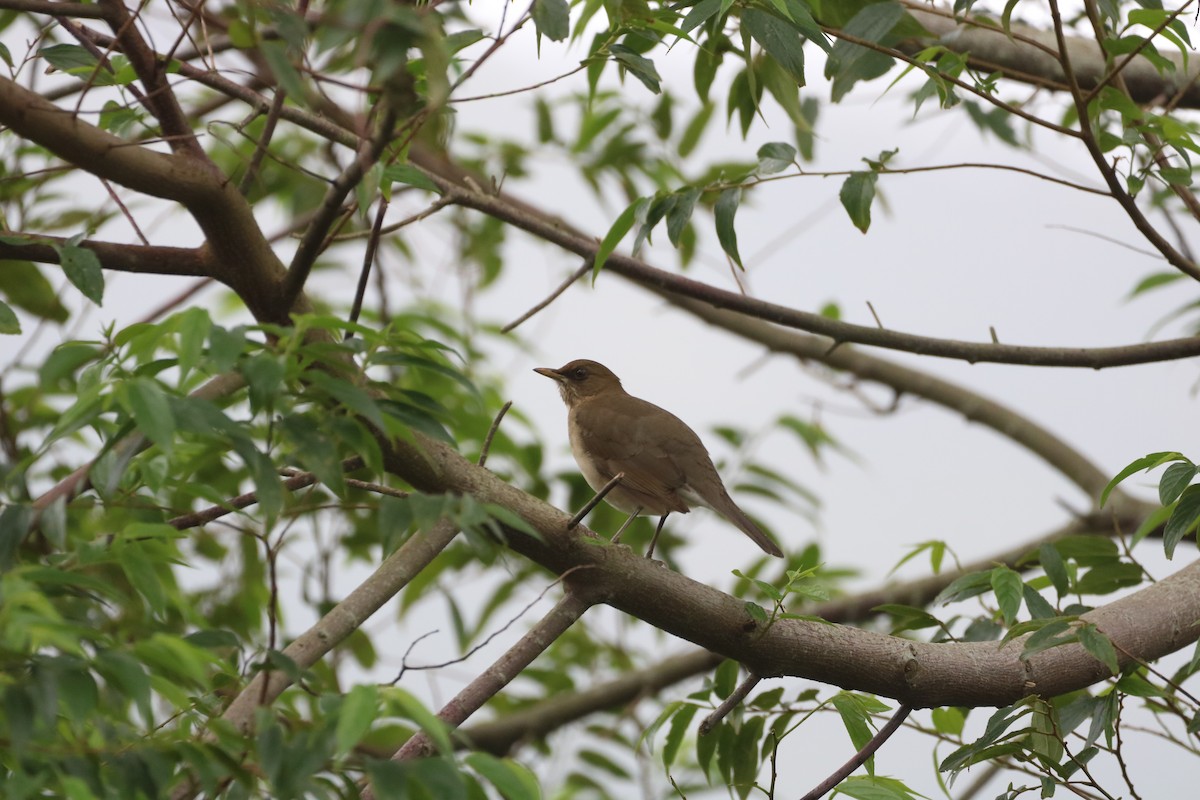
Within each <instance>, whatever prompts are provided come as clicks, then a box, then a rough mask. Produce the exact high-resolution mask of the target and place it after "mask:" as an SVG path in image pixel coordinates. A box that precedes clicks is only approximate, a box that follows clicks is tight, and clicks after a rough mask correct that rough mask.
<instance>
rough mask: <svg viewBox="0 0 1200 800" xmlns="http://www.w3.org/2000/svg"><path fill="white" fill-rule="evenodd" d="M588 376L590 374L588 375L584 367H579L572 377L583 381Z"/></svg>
mask: <svg viewBox="0 0 1200 800" xmlns="http://www.w3.org/2000/svg"><path fill="white" fill-rule="evenodd" d="M587 374H588V373H587V370H586V369H584V368H583V367H578V368H577V369H575V371H574V372H572V373H571V377H572V378H574V379H575V380H577V381H581V380H583V379H584V378H586V377H587Z"/></svg>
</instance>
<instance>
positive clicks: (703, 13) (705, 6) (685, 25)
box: [679, 0, 723, 36]
mask: <svg viewBox="0 0 1200 800" xmlns="http://www.w3.org/2000/svg"><path fill="white" fill-rule="evenodd" d="M722 5H723V3H722V0H700V2H699V3H696V4H695V5H694V6H692V9H691V10H690V11H688V13H687V16H686V17H684V18H683V21H682V22H680V23H679V34H680V36H684V35H686V34H688V33H690V32H691V31H693V30H695V29H696V28H698V27H700V26H701V25H703V24H704V23H705V21H706V20H708V19H710V18H712V17H713V16H714V15H715V14H716V13H717V12H718V11H720V10H721V6H722Z"/></svg>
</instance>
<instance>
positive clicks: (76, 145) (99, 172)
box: [0, 37, 311, 322]
mask: <svg viewBox="0 0 1200 800" xmlns="http://www.w3.org/2000/svg"><path fill="white" fill-rule="evenodd" d="M96 38H98V39H100V38H102V37H96ZM0 124H4V125H7V126H8V127H9V128H10V129H12V130H13V131H14V132H15V133H16V134H18V135H19V136H21V137H23V138H25V139H28V140H29V141H31V142H34V143H36V144H38V145H40V146H42V147H44V148H46V149H47V150H49V151H50V152H52V153H54V154H55V155H56V156H58V157H59V158H62V159H63V160H65V161H68V162H70V163H72V164H74V165H76V166H78V167H81V168H82V169H85V170H87V171H88V172H90V173H92V174H93V175H96V176H97V177H100V178H105V179H108V180H111V181H112V182H113V183H117V184H120V185H122V186H125V187H127V188H130V189H133V190H135V191H138V192H142V193H144V194H148V195H150V196H151V197H158V198H162V199H164V200H173V201H176V202H178V203H181V204H183V205H184V206H185V207H186V208H187V210H188V212H189V213H190V214H191V215H192V217H193V218H194V219H195V220H196V223H197V224H198V225H199V226H200V229H201V230H202V231H203V232H204V235H205V238H206V240H207V244H206V246H205V248H204V249H205V250H209V251H211V253H212V255H213V258H212V260H211V262H210V263H211V264H212V271H211V272H210V273H209V275H210V276H211V277H213V278H216V279H217V280H219V281H222V282H223V283H226V284H227V285H229V286H231V287H232V288H233V289H234V290H235V291H236V292H237V293H238V294H239V295H240V296H241V298H242V301H243V302H245V303H246V305H247V306H248V307H249V309H250V311H251V313H253V314H254V316H255V317H256V318H258V319H259V320H260V321H265V322H286V321H287V320H288V314H289V312H290V311H292V310H297V311H305V310H308V309H309V308H310V307H311V306H310V304H309V302H308V300H307V298H305V297H304V296H303V295H301V296H300V297H299V298H298V299H297V301H296V303H295V306H296V307H295V309H292V308H290V307H289V308H280V307H279V304H278V292H277V287H278V285H279V283H280V282H281V281H282V280H283V277H284V274H285V270H284V267H283V264H281V263H280V261H279V259H278V258H277V257H276V255H275V252H274V251H273V250H272V249H271V245H270V242H268V241H267V239H266V237H265V236H264V235H263V232H262V230H261V229H260V228H259V227H258V223H257V221H256V220H255V218H254V212H253V210H252V209H251V207H250V204H249V203H248V202H247V201H246V199H245V198H244V197H243V196H242V195H241V194H240V193H239V192H238V190H237V187H236V186H234V185H233V184H232V183H230V182H229V181H227V180H225V179H224V178H223V177H222V176H221V175H219V174H217V173H216V172H215V171H214V170H213V169H212V167H211V164H210V163H209V162H207V161H202V160H200V159H197V158H192V157H186V156H182V155H180V154H172V155H167V154H164V153H157V152H155V151H153V150H149V149H147V148H145V147H141V146H139V145H135V144H131V143H129V142H126V141H125V140H123V139H120V138H118V137H116V136H113V135H112V134H110V133H107V132H105V131H103V130H101V129H99V128H97V127H95V126H94V125H89V124H88V123H86V122H84V121H82V120H81V119H79V118H78V117H77V116H76V115H75V114H72V113H70V112H68V111H65V110H63V109H60V108H59V107H58V106H56V105H54V104H53V103H50V102H49V101H47V100H44V99H43V98H42V97H40V96H39V95H37V94H35V93H34V92H31V91H29V90H28V89H25V88H24V87H22V86H21V85H19V84H17V83H16V82H15V81H11V80H9V79H7V78H0Z"/></svg>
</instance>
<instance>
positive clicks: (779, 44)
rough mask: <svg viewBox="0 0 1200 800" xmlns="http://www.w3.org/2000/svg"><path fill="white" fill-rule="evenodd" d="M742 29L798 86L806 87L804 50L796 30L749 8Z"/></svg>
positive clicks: (770, 16)
mask: <svg viewBox="0 0 1200 800" xmlns="http://www.w3.org/2000/svg"><path fill="white" fill-rule="evenodd" d="M742 29H743V30H745V31H748V32H749V34H750V37H751V38H752V39H754V41H756V42H758V43H759V45H761V46H762V49H763V50H766V51H767V55H769V56H770V57H771V58H773V59H775V61H776V62H777V63H778V64H779V66H781V67H783V69H784V70H785V71H786V72H787V74H788V75H790V76H791V77H792V80H794V81H796V85H797V86H803V85H804V48H803V45H802V44H801V42H800V35H799V34H798V33H797V32H796V30H795V28H793V27H792V26H791V25H788V24H787V23H786V22H784V21H783V20H781V19H779V18H778V17H776V16H774V15H772V14H768V13H767V12H765V11H760V10H758V9H756V8H747V9H746V10H744V11H743V12H742Z"/></svg>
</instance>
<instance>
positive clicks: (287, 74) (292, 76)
mask: <svg viewBox="0 0 1200 800" xmlns="http://www.w3.org/2000/svg"><path fill="white" fill-rule="evenodd" d="M257 47H258V51H259V53H261V54H262V57H263V59H264V60H265V61H266V62H267V66H268V67H270V68H271V72H272V73H273V74H274V75H275V78H276V80H278V81H279V85H280V86H282V87H283V88H284V89H286V90H287V93H288V94H290V95H291V96H292V97H295V98H301V97H304V96H305V95H307V94H308V87H307V86H306V85H305V83H304V78H303V77H302V76H301V75H300V71H299V70H297V69H296V65H295V64H293V63H292V59H291V57H290V56H289V55H288V45H287V43H286V42H283V41H278V40H263V41H261V42H258V44H257Z"/></svg>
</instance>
